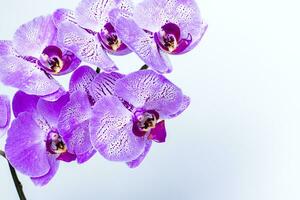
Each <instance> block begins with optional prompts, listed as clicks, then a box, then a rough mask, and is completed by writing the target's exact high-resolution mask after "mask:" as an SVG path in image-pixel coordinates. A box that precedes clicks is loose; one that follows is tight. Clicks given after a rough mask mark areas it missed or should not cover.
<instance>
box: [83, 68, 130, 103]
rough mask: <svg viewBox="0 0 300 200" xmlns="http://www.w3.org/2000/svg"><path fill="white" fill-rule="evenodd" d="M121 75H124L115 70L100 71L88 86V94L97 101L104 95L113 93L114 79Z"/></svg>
mask: <svg viewBox="0 0 300 200" xmlns="http://www.w3.org/2000/svg"><path fill="white" fill-rule="evenodd" d="M122 77H124V75H123V74H120V73H117V72H111V73H105V72H102V73H100V74H98V75H97V76H96V78H95V79H94V80H93V81H92V82H91V84H90V86H89V88H88V93H89V95H90V96H91V97H92V98H93V100H94V102H97V101H99V100H100V99H101V98H103V97H104V96H111V95H113V94H114V92H115V87H116V81H117V80H118V79H120V78H122Z"/></svg>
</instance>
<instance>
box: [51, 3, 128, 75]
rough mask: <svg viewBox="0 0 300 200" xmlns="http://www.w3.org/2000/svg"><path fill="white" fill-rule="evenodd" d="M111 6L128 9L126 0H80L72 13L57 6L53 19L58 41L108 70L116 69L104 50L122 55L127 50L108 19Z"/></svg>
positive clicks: (83, 58) (80, 56)
mask: <svg viewBox="0 0 300 200" xmlns="http://www.w3.org/2000/svg"><path fill="white" fill-rule="evenodd" d="M114 8H118V9H121V10H125V11H126V12H132V6H131V2H130V1H128V0H109V1H108V0H106V1H102V0H82V1H81V2H80V3H79V5H78V7H77V8H76V11H75V13H74V12H72V11H71V10H67V9H58V10H57V11H56V12H55V13H54V22H55V23H56V24H57V25H58V27H59V31H58V40H59V42H60V43H61V44H62V45H63V46H64V47H65V48H67V49H69V50H70V51H72V52H74V53H75V54H76V55H77V56H78V57H79V58H80V59H82V60H83V61H85V62H88V63H90V64H93V65H96V66H97V67H100V68H102V69H103V70H105V71H108V72H110V71H115V70H117V67H116V66H115V64H114V62H113V61H112V60H111V59H110V58H109V57H108V55H107V53H106V52H108V53H110V54H113V55H126V54H128V53H130V52H131V51H130V50H129V49H128V48H127V46H126V45H125V44H124V43H123V42H122V41H121V40H120V38H119V37H118V35H117V34H116V31H115V29H114V27H113V26H112V24H111V23H110V20H109V17H108V13H109V12H110V11H111V10H112V9H114Z"/></svg>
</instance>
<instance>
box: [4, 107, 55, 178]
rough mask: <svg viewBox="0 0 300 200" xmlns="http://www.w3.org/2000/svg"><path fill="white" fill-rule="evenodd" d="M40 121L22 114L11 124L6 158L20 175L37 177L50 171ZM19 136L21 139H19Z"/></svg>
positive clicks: (27, 114)
mask: <svg viewBox="0 0 300 200" xmlns="http://www.w3.org/2000/svg"><path fill="white" fill-rule="evenodd" d="M42 124H44V123H43V122H42V119H40V118H38V117H37V116H36V115H35V114H34V113H29V112H23V113H20V114H19V115H18V117H17V118H16V119H15V120H14V121H13V122H12V124H11V127H10V129H9V130H8V136H7V140H6V144H5V152H6V157H7V159H8V160H9V162H10V163H11V164H12V166H14V167H15V168H16V169H17V170H18V171H20V172H21V173H23V174H25V175H27V176H31V177H38V176H43V175H45V174H46V173H48V172H49V170H50V165H49V162H48V155H47V151H46V144H45V141H44V140H45V139H46V134H47V131H45V130H46V129H45V130H42V129H41V127H42ZM20 136H21V137H20Z"/></svg>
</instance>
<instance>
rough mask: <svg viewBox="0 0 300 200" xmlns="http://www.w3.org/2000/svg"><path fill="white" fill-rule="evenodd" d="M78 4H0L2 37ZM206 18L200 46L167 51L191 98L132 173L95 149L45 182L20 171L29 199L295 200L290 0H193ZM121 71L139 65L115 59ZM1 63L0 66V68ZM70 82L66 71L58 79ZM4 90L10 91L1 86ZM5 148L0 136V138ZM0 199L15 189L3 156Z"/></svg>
mask: <svg viewBox="0 0 300 200" xmlns="http://www.w3.org/2000/svg"><path fill="white" fill-rule="evenodd" d="M78 2H79V0H26V1H20V0H8V1H6V0H5V1H4V0H1V7H0V27H1V28H0V38H1V39H11V38H12V35H13V33H14V31H15V30H16V29H17V27H18V26H19V25H21V24H22V23H25V22H27V21H29V20H31V19H32V18H33V17H36V16H39V15H45V14H47V13H51V12H52V11H54V10H55V9H56V8H59V7H66V8H71V9H74V8H75V7H76V5H77V3H78ZM198 3H199V6H200V9H201V11H202V15H203V17H204V19H205V20H206V21H207V23H208V24H209V28H208V31H207V33H206V35H205V37H204V38H203V41H202V42H201V44H200V45H199V46H198V47H197V48H196V49H194V50H193V51H192V52H190V53H188V54H186V55H183V56H173V57H172V58H171V59H172V61H173V65H174V68H175V70H174V72H173V73H172V74H170V75H168V77H169V78H170V79H171V80H172V81H173V82H175V83H176V84H178V85H179V86H180V87H181V88H182V89H183V91H185V93H186V94H187V95H189V96H190V97H191V98H192V104H191V106H190V107H189V109H188V110H187V111H186V112H185V113H184V114H182V115H181V116H180V117H178V118H176V119H173V120H170V121H168V122H167V129H168V138H167V142H166V143H165V144H155V145H153V148H152V149H151V152H150V153H149V155H148V157H147V158H146V159H145V161H144V162H143V163H142V165H141V166H140V167H139V168H137V169H133V170H132V169H129V168H127V167H126V165H124V164H122V163H112V162H108V161H106V160H104V159H103V158H102V157H101V156H100V155H98V154H97V155H96V156H94V157H93V159H91V160H90V161H89V162H88V163H86V164H84V165H81V166H79V165H77V164H76V163H73V164H62V165H61V167H60V170H59V172H58V174H57V175H56V176H55V178H54V179H53V180H52V181H51V183H50V184H48V185H47V186H45V187H43V188H40V187H35V186H34V185H33V183H32V182H31V181H30V179H29V178H28V177H25V176H22V175H20V179H21V181H22V183H23V184H24V191H25V193H26V195H27V197H28V199H29V200H41V199H43V200H47V199H74V200H81V199H89V200H90V199H91V200H98V199H106V200H119V199H122V200H127V199H130V200H139V199H143V200H166V199H172V200H298V199H300V189H299V187H300V172H299V171H300V160H299V153H300V147H299V143H300V136H299V135H300V126H299V120H300V106H299V103H300V101H299V100H300V94H299V86H300V81H299V77H300V62H299V59H300V56H299V53H300V51H299V46H300V39H299V37H300V28H299V25H300V24H299V19H300V14H299V3H298V1H296V0H294V1H293V0H286V1H282V0H281V1H279V0H252V1H245V0H243V1H242V0H226V1H224V0H198ZM114 59H115V61H116V62H117V63H118V64H119V67H120V68H121V71H123V72H129V71H133V70H134V69H137V68H138V67H139V66H141V65H142V64H143V63H142V62H141V61H140V60H139V59H138V58H137V57H136V56H135V55H134V54H132V55H130V56H125V57H121V58H120V57H116V58H115V57H114ZM0 67H1V66H0ZM61 81H62V82H63V84H64V85H67V82H68V77H65V78H64V79H61ZM0 88H1V89H0V90H1V93H2V94H3V93H5V94H9V95H10V96H11V97H12V95H13V92H14V91H15V90H13V89H12V88H8V87H5V86H3V85H0ZM0 140H1V141H0V148H3V144H4V141H5V138H1V139H0ZM0 199H1V200H15V199H17V193H16V191H15V188H14V186H13V182H12V179H11V177H10V173H9V169H8V167H7V164H6V162H5V161H4V160H3V159H0Z"/></svg>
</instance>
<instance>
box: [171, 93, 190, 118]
mask: <svg viewBox="0 0 300 200" xmlns="http://www.w3.org/2000/svg"><path fill="white" fill-rule="evenodd" d="M190 103H191V99H190V97H188V96H186V95H183V98H182V102H181V104H180V108H179V110H178V112H177V113H174V114H172V115H170V118H174V117H177V116H178V115H180V114H181V113H182V112H183V111H185V110H186V109H187V108H188V107H189V105H190Z"/></svg>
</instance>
